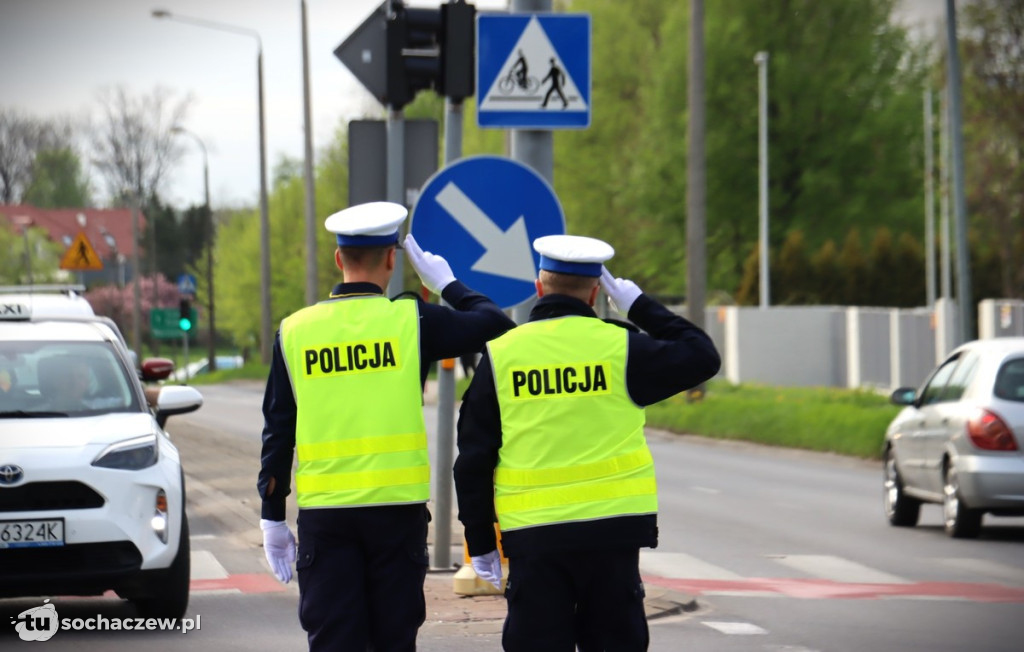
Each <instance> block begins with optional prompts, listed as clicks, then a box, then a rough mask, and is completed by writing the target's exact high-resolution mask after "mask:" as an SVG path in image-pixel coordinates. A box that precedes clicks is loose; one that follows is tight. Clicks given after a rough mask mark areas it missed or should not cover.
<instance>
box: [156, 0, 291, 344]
mask: <svg viewBox="0 0 1024 652" xmlns="http://www.w3.org/2000/svg"><path fill="white" fill-rule="evenodd" d="M152 14H153V17H154V18H165V19H167V20H174V21H177V22H180V23H186V24H188V25H196V26H198V27H206V28H208V29H215V30H219V31H222V32H231V33H233V34H243V35H245V36H251V37H253V38H255V39H256V44H257V55H256V78H257V96H258V98H257V99H258V107H259V130H260V134H259V136H260V138H259V141H260V357H261V359H262V361H263V362H264V363H269V362H270V338H271V336H272V333H271V329H270V218H269V216H268V212H267V211H268V208H267V143H266V128H265V125H264V118H263V40H262V39H260V35H259V32H257V31H256V30H252V29H247V28H245V27H236V26H234V25H228V24H225V23H218V22H214V21H211V20H204V19H202V18H191V17H189V16H180V15H178V14H172V13H171V12H170V11H167V10H166V9H154V10H153V12H152Z"/></svg>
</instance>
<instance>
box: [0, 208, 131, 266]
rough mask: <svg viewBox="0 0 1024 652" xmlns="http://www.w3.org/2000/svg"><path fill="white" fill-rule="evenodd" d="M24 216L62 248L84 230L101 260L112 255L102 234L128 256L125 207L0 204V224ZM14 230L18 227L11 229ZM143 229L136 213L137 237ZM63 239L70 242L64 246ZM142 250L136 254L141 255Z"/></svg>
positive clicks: (128, 228) (128, 224)
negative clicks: (80, 219) (81, 217)
mask: <svg viewBox="0 0 1024 652" xmlns="http://www.w3.org/2000/svg"><path fill="white" fill-rule="evenodd" d="M79 215H85V227H84V228H83V227H81V226H79V220H78V216H79ZM21 216H27V217H29V218H31V220H32V226H35V227H39V228H42V229H45V230H46V232H47V233H49V234H50V239H51V240H53V241H54V242H56V243H58V244H59V245H61V246H62V247H65V248H67V246H68V244H69V243H70V242H71V241H73V240H74V239H75V237H76V236H77V235H78V233H79V231H85V237H86V238H88V240H89V243H90V244H91V245H92V248H93V249H94V250H95V251H96V253H97V254H98V255H99V257H100V258H103V259H107V258H110V257H112V256H113V250H112V249H111V247H110V245H109V244H107V239H106V238H105V237H103V234H104V233H109V234H110V235H112V236H113V237H114V240H115V241H116V243H117V250H118V252H119V253H121V254H122V255H124V256H128V257H131V255H132V252H133V249H134V247H133V243H132V212H131V210H129V209H127V208H57V209H53V208H36V207H35V206H29V205H28V204H20V205H19V204H0V225H3V226H7V224H4V223H5V222H10V223H13V222H14V221H15V219H16V218H18V217H21ZM13 228H16V229H17V228H20V227H17V226H14V227H13ZM145 228H146V216H145V215H143V214H142V213H140V214H139V237H140V238H141V237H142V233H143V232H144V231H145ZM65 236H67V237H69V238H70V240H69V241H68V242H67V243H66V242H65ZM142 253H143V252H142V250H140V251H139V254H140V255H142Z"/></svg>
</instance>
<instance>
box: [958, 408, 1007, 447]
mask: <svg viewBox="0 0 1024 652" xmlns="http://www.w3.org/2000/svg"><path fill="white" fill-rule="evenodd" d="M967 436H968V437H970V438H971V442H972V443H973V444H974V445H975V446H977V447H978V448H980V449H982V450H987V451H1015V450H1017V440H1016V439H1014V438H1013V431H1012V430H1010V427H1009V426H1007V425H1006V422H1005V421H1003V420H1002V419H1001V418H999V415H998V414H996V413H994V412H991V411H989V410H984V409H981V408H979V409H978V410H977V411H976V412H975V413H974V415H972V416H971V418H970V419H969V420H968V421H967Z"/></svg>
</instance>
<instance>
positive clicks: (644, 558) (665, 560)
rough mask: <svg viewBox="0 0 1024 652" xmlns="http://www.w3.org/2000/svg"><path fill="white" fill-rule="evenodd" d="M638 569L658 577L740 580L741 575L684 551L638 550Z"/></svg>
mask: <svg viewBox="0 0 1024 652" xmlns="http://www.w3.org/2000/svg"><path fill="white" fill-rule="evenodd" d="M640 571H641V572H642V573H648V574H651V575H658V576H660V577H673V578H679V577H686V578H690V579H701V580H740V579H743V577H742V576H740V575H737V574H736V573H733V572H732V571H729V570H726V569H724V568H722V567H720V566H715V565H714V564H709V563H707V562H705V561H701V560H700V559H697V558H696V557H694V556H692V555H688V554H686V553H685V552H648V551H646V550H641V551H640Z"/></svg>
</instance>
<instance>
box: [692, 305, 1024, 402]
mask: <svg viewBox="0 0 1024 652" xmlns="http://www.w3.org/2000/svg"><path fill="white" fill-rule="evenodd" d="M684 314H685V313H684ZM705 327H706V330H707V332H708V334H709V335H710V336H711V338H712V339H713V340H714V341H715V345H716V346H717V347H718V350H719V352H720V353H721V354H722V372H721V373H720V376H722V377H724V378H726V379H728V380H729V381H730V382H734V383H740V382H752V383H761V384H766V385H786V386H824V387H849V388H858V387H863V388H872V389H879V390H890V389H895V388H896V387H917V386H919V385H920V384H921V383H922V382H923V381H924V380H925V378H926V377H927V375H928V373H929V372H930V371H931V370H932V369H933V368H935V366H936V365H937V364H938V363H939V362H941V361H942V360H943V359H944V358H945V357H946V355H947V354H948V353H949V352H950V351H952V350H953V349H954V348H955V342H956V341H957V337H956V330H957V311H956V305H955V303H954V302H952V301H947V300H944V299H939V300H938V301H937V302H936V306H935V309H934V310H933V309H929V308H910V309H904V308H864V307H843V306H777V307H771V308H767V309H764V310H762V309H760V308H757V307H738V306H728V307H718V308H708V309H707V312H706V313H705ZM1013 336H1016V337H1021V336H1024V301H1015V300H1001V299H986V300H984V301H982V302H980V303H979V304H978V337H979V338H981V339H988V338H993V337H1013Z"/></svg>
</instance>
